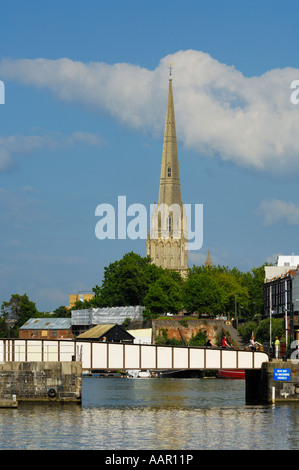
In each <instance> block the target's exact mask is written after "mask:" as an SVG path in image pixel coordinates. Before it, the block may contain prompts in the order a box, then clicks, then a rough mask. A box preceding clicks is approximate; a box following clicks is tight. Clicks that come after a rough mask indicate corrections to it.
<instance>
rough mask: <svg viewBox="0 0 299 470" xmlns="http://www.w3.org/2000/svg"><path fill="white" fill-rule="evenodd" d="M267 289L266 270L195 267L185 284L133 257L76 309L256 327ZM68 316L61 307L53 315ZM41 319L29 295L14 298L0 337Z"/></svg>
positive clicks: (5, 308) (115, 266)
mask: <svg viewBox="0 0 299 470" xmlns="http://www.w3.org/2000/svg"><path fill="white" fill-rule="evenodd" d="M263 287H264V265H263V266H260V267H258V268H254V269H252V270H251V271H248V272H245V273H243V272H241V271H240V270H238V269H237V268H232V269H230V268H228V267H225V266H213V267H204V266H193V268H190V269H189V272H188V275H187V277H186V279H183V278H182V277H181V276H180V274H179V273H177V272H173V271H169V270H165V269H162V268H160V267H158V266H156V265H154V264H152V263H151V260H150V258H149V257H141V256H140V255H138V254H136V253H134V252H130V253H127V254H125V255H124V256H123V258H122V259H120V260H118V261H115V262H113V263H111V264H110V265H109V266H108V267H105V269H104V277H103V281H102V284H101V285H100V286H99V285H96V286H95V287H94V288H93V292H94V297H93V299H91V300H90V301H85V302H78V303H77V304H76V305H75V307H74V309H82V308H91V307H115V306H132V305H142V306H144V307H145V311H144V316H145V318H146V319H152V318H157V317H159V316H161V315H163V314H166V313H172V314H178V313H179V312H181V311H184V312H186V313H188V314H193V313H197V314H198V315H199V316H201V315H202V314H208V315H209V316H210V317H212V318H214V317H216V316H217V315H230V317H232V316H233V317H235V316H236V315H237V316H238V318H242V319H243V320H245V321H246V322H249V321H252V322H253V324H255V325H257V324H258V323H259V320H260V318H261V316H262V315H263V309H264V294H263ZM70 315H71V312H70V310H68V309H67V308H66V307H64V306H60V307H58V308H57V309H56V310H55V311H54V313H53V314H52V315H51V316H52V317H53V316H54V317H55V316H56V317H65V316H70ZM40 316H47V314H45V313H44V312H42V313H41V312H38V311H37V309H36V306H35V304H34V302H32V301H30V300H29V299H28V296H27V295H26V294H24V295H22V296H21V295H18V294H15V295H13V296H12V297H11V299H10V301H7V302H3V303H2V307H1V318H0V335H1V336H2V337H3V336H5V335H7V334H8V332H9V333H10V335H13V336H15V335H18V328H19V327H20V326H22V325H23V324H24V323H25V322H26V321H27V320H28V319H29V318H33V317H40ZM253 324H252V326H253Z"/></svg>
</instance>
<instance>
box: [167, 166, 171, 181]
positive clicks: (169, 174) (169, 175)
mask: <svg viewBox="0 0 299 470" xmlns="http://www.w3.org/2000/svg"><path fill="white" fill-rule="evenodd" d="M167 176H168V178H170V177H171V168H170V166H169V167H168V171H167Z"/></svg>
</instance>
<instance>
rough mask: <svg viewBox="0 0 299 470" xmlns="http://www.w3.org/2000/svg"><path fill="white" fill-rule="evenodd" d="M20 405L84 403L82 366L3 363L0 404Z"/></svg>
mask: <svg viewBox="0 0 299 470" xmlns="http://www.w3.org/2000/svg"><path fill="white" fill-rule="evenodd" d="M12 397H15V398H16V400H17V401H18V402H21V401H33V402H39V401H42V402H45V401H46V402H49V401H53V402H75V403H81V401H82V363H81V362H75V361H67V362H2V363H0V400H2V399H3V400H11V399H12Z"/></svg>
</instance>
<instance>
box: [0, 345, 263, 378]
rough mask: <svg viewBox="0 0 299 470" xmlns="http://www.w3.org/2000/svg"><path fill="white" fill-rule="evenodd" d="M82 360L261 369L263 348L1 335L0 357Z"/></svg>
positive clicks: (108, 365) (85, 364)
mask: <svg viewBox="0 0 299 470" xmlns="http://www.w3.org/2000/svg"><path fill="white" fill-rule="evenodd" d="M72 360H77V361H82V368H83V369H84V370H93V369H101V370H111V369H123V370H128V369H152V370H159V369H160V370H165V369H260V368H261V365H262V363H263V362H268V360H269V357H268V355H267V354H266V353H264V352H260V351H258V352H251V351H241V350H230V349H229V350H226V349H221V348H203V347H176V346H157V345H148V344H126V343H102V342H92V341H77V340H68V339H61V340H42V339H37V340H35V339H28V340H26V339H0V361H2V362H6V361H22V362H31V361H72Z"/></svg>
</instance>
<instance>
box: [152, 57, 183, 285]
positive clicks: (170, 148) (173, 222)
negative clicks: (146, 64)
mask: <svg viewBox="0 0 299 470" xmlns="http://www.w3.org/2000/svg"><path fill="white" fill-rule="evenodd" d="M171 65H172V64H170V70H169V84H168V100H167V111H166V119H165V129H164V141H163V152H162V163H161V174H160V188H159V199H158V206H156V204H155V206H154V208H153V212H152V216H151V229H150V231H149V235H148V238H147V241H146V254H147V256H150V257H151V259H152V262H153V263H155V264H156V265H157V266H161V267H162V268H167V269H171V270H173V271H177V272H179V273H181V275H182V276H183V277H184V276H186V274H187V270H188V241H187V240H188V234H187V217H186V214H185V210H184V206H183V203H182V198H181V184H180V172H179V159H178V149H177V139H176V129H175V117H174V105H173V91H172V68H171Z"/></svg>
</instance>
